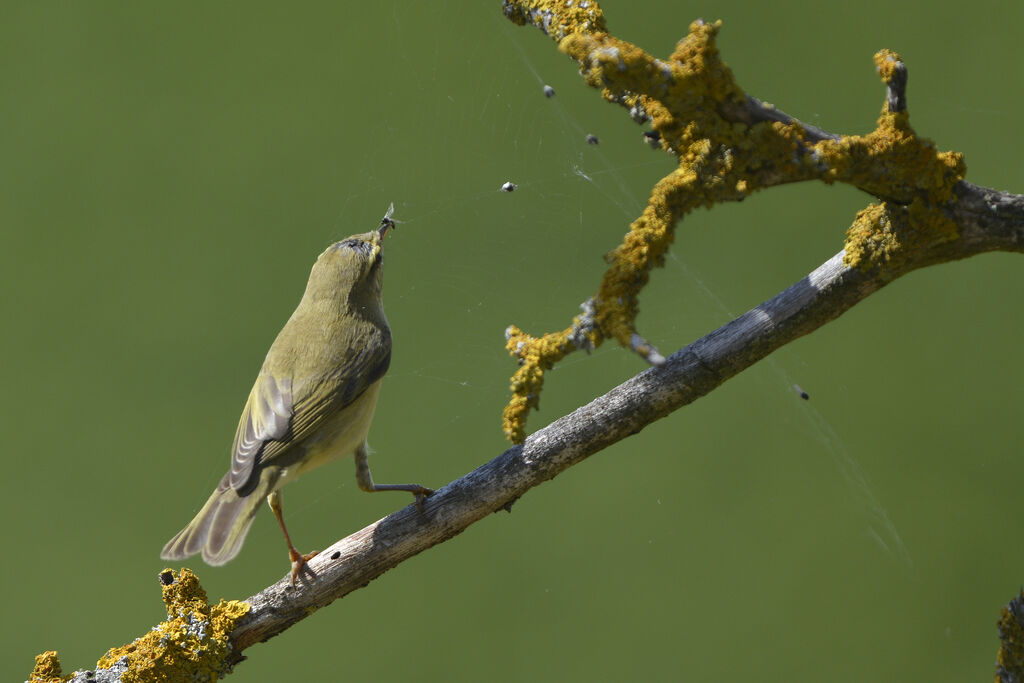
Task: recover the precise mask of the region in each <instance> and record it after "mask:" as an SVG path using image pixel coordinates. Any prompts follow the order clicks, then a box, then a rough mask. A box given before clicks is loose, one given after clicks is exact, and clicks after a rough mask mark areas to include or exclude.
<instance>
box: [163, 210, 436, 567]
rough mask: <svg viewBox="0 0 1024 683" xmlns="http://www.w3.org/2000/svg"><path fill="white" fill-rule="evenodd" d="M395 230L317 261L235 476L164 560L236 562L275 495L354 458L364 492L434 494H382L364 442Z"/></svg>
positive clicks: (255, 408)
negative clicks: (386, 246) (388, 239)
mask: <svg viewBox="0 0 1024 683" xmlns="http://www.w3.org/2000/svg"><path fill="white" fill-rule="evenodd" d="M389 216H390V214H389ZM391 225H392V223H391V221H390V217H386V218H385V220H384V221H383V222H382V225H381V228H380V229H379V230H373V231H371V232H368V233H364V234H361V235H354V236H352V237H349V238H348V239H345V240H342V241H341V242H337V243H335V244H333V245H331V246H330V247H328V248H327V249H326V250H325V251H324V252H323V253H322V254H320V257H319V258H317V261H316V263H315V264H314V265H313V269H312V271H311V272H310V275H309V282H308V284H307V285H306V291H305V294H303V297H302V300H301V301H300V302H299V305H298V307H297V308H296V309H295V312H294V313H292V316H291V318H289V319H288V322H287V323H286V324H285V326H284V328H283V329H282V330H281V332H280V333H279V334H278V335H277V338H276V339H275V340H274V343H273V345H272V346H271V347H270V351H269V352H268V353H267V358H266V360H265V361H264V362H263V367H262V368H261V369H260V372H259V375H258V376H257V378H256V383H255V384H254V385H253V388H252V391H251V392H250V393H249V400H248V401H247V402H246V404H245V408H244V410H243V411H242V416H241V419H240V420H239V423H238V430H237V432H236V433H235V440H234V445H233V446H232V456H231V469H230V470H229V471H228V472H227V474H225V475H224V477H223V478H222V479H221V481H220V484H218V486H217V489H216V490H215V491H214V492H213V494H212V495H211V496H210V498H209V500H207V502H206V504H205V505H204V506H203V508H202V509H201V510H200V511H199V513H198V514H197V515H196V516H195V519H193V520H192V521H191V522H190V523H189V524H188V526H186V527H185V528H184V529H182V530H181V531H180V532H178V534H177V535H176V536H175V537H174V538H172V539H171V540H170V541H168V543H167V545H165V546H164V549H163V552H162V553H161V557H162V558H164V559H167V560H180V559H184V558H186V557H189V556H190V555H194V554H196V553H199V552H201V553H202V555H203V559H204V560H205V561H206V562H207V563H209V564H212V565H221V564H224V563H225V562H227V561H228V560H230V559H231V558H233V557H234V556H235V555H237V554H238V551H239V550H240V549H241V547H242V542H243V541H244V540H245V535H246V532H247V531H248V530H249V526H250V524H252V520H253V516H254V515H255V514H256V511H257V510H258V509H259V506H260V504H261V503H262V502H263V501H264V500H265V499H266V498H267V496H268V495H270V494H272V493H274V492H276V491H278V490H279V489H280V488H281V487H282V486H284V485H285V484H286V483H288V482H289V481H291V480H293V479H295V478H296V477H298V476H299V475H300V474H302V473H304V472H307V471H309V470H310V469H313V468H314V467H319V466H320V465H323V464H325V463H328V462H330V461H332V460H335V459H337V458H339V457H342V456H344V455H346V454H349V453H356V460H357V473H359V474H357V476H358V478H359V484H360V487H361V488H364V489H365V490H381V489H399V490H405V491H410V492H412V493H414V494H416V495H417V496H420V495H425V494H427V493H429V490H428V489H423V488H422V487H419V486H418V485H415V484H401V485H394V486H375V485H374V484H373V482H372V479H370V477H369V470H368V469H366V466H365V457H366V452H367V451H366V435H367V432H368V431H369V429H370V422H371V420H372V419H373V412H374V408H375V407H376V405H377V396H378V394H379V392H380V380H381V378H382V377H383V376H384V373H385V372H386V371H387V369H388V364H389V362H390V359H391V332H390V329H389V328H388V321H387V318H385V316H384V309H383V306H382V303H381V284H382V275H381V271H382V267H381V240H382V239H383V238H384V235H385V234H386V232H387V229H388V228H389V227H390V226H391ZM362 469H365V470H366V472H365V476H364V475H363V474H362V473H361V470H362ZM293 559H294V558H293Z"/></svg>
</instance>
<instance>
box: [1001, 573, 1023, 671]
mask: <svg viewBox="0 0 1024 683" xmlns="http://www.w3.org/2000/svg"><path fill="white" fill-rule="evenodd" d="M1022 603H1024V591H1021V593H1020V594H1019V595H1018V596H1017V597H1016V598H1014V599H1013V600H1012V601H1011V602H1010V604H1009V605H1006V606H1005V607H1003V611H1002V614H1001V615H1000V617H999V624H998V625H999V641H1000V644H999V654H998V655H997V657H996V662H997V664H998V666H999V673H998V674H997V676H996V683H999V682H1000V681H1008V680H1020V677H1021V676H1024V621H1022V619H1021V614H1022V612H1024V608H1022ZM1000 674H1001V675H1000Z"/></svg>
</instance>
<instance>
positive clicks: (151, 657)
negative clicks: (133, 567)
mask: <svg viewBox="0 0 1024 683" xmlns="http://www.w3.org/2000/svg"><path fill="white" fill-rule="evenodd" d="M160 581H161V584H162V590H163V601H164V605H166V607H167V621H164V622H161V623H160V624H158V625H157V626H156V627H154V628H153V629H152V630H151V631H150V632H149V633H147V634H146V635H144V636H142V637H141V638H138V639H137V640H135V641H133V642H131V643H129V644H127V645H124V646H122V647H116V648H113V649H111V650H110V651H108V652H107V654H105V655H103V657H102V658H101V659H100V660H99V662H97V663H96V666H97V668H100V669H110V668H112V667H115V666H117V667H118V668H120V669H123V670H124V673H122V674H121V680H123V681H125V682H126V683H128V682H134V681H138V682H142V681H178V680H182V681H186V680H187V681H192V680H205V681H216V680H218V679H219V678H220V677H221V676H222V675H223V674H224V673H226V672H227V671H228V670H229V669H230V664H229V662H228V656H229V655H230V653H231V643H230V640H229V635H230V634H231V631H232V629H233V628H234V625H235V622H236V621H237V620H238V619H239V618H240V617H241V616H242V615H244V614H246V613H247V612H248V611H249V604H248V603H246V602H239V601H237V600H231V601H225V600H221V601H220V603H219V604H217V605H213V606H211V605H209V604H208V603H207V601H206V591H204V590H203V588H202V586H200V585H199V579H197V578H196V575H195V574H193V573H192V571H191V570H189V569H188V568H183V569H182V570H181V571H180V572H178V575H177V576H176V577H175V576H174V572H173V571H171V570H170V569H165V570H164V571H163V572H161V574H160Z"/></svg>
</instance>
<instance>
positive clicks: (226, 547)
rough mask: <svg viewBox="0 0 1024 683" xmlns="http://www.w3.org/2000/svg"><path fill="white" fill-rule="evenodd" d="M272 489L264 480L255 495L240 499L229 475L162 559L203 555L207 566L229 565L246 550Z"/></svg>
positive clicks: (168, 546) (252, 493)
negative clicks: (253, 527) (247, 538)
mask: <svg viewBox="0 0 1024 683" xmlns="http://www.w3.org/2000/svg"><path fill="white" fill-rule="evenodd" d="M264 474H266V473H264ZM272 488H273V482H271V481H270V480H269V478H268V477H261V478H260V481H259V483H257V484H256V487H255V488H254V489H253V490H252V491H250V492H249V493H248V494H246V495H244V496H239V495H238V492H237V491H235V490H234V489H233V488H231V485H230V484H229V483H228V475H224V478H223V479H221V481H220V484H218V485H217V489H216V490H215V491H214V492H213V494H212V495H211V496H210V498H209V500H207V501H206V504H205V505H204V506H203V509H202V510H200V511H199V513H198V514H197V515H196V516H195V518H194V519H193V520H192V521H191V522H189V523H188V525H186V526H185V528H184V529H182V530H181V531H179V532H178V533H177V534H176V535H175V537H174V538H172V539H171V540H169V541H168V542H167V545H165V546H164V549H163V550H162V551H161V552H160V557H161V558H162V559H165V560H183V559H185V558H186V557H190V556H192V555H195V554H196V553H198V552H200V551H202V553H203V560H204V561H205V562H206V563H207V564H210V565H213V566H215V567H216V566H220V565H222V564H225V563H226V562H228V561H229V560H231V559H232V558H233V557H234V556H235V555H237V554H238V551H239V550H241V549H242V542H243V541H244V540H245V535H246V534H247V533H248V532H249V526H250V525H251V524H252V520H253V517H255V516H256V512H257V511H258V510H259V509H260V505H261V504H262V503H263V501H264V500H265V499H266V497H267V494H268V493H270V491H271V490H272Z"/></svg>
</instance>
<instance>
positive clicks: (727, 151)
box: [503, 0, 966, 443]
mask: <svg viewBox="0 0 1024 683" xmlns="http://www.w3.org/2000/svg"><path fill="white" fill-rule="evenodd" d="M504 9H505V14H506V15H507V16H508V17H509V18H510V19H511V20H512V21H514V22H516V23H518V24H520V25H522V24H526V23H531V24H533V25H535V26H537V27H538V28H540V29H541V30H543V31H544V32H545V33H547V34H548V35H550V36H551V37H552V38H553V39H554V40H555V41H556V42H558V48H559V50H561V51H562V52H564V53H565V54H567V55H568V56H569V57H571V58H573V59H574V60H575V61H576V62H577V63H578V64H579V68H580V73H581V74H582V76H583V78H584V81H585V82H586V83H587V84H588V85H590V86H592V87H594V88H598V89H600V90H601V92H602V95H603V96H604V98H605V99H606V100H608V101H609V102H613V103H616V104H619V105H621V106H623V107H625V108H626V109H627V110H629V113H630V116H631V118H633V120H634V121H637V122H639V123H646V122H649V123H650V125H651V127H652V128H653V133H652V135H656V136H657V138H658V139H659V140H660V143H661V147H662V148H663V149H665V150H666V151H668V152H670V153H671V154H673V155H674V156H675V157H676V159H677V162H678V166H677V167H676V168H675V169H674V170H673V171H672V172H671V173H669V174H668V175H667V176H665V177H664V178H662V179H661V180H660V181H658V183H657V184H656V185H655V187H654V188H653V190H652V192H651V195H650V197H649V198H648V202H647V207H646V208H645V209H644V211H643V213H642V214H641V215H640V216H639V217H638V218H637V219H636V220H634V221H633V223H632V224H631V225H630V227H629V231H628V232H627V233H626V235H625V236H624V237H623V240H622V243H621V244H620V245H619V246H618V247H616V248H615V249H613V250H612V251H611V252H609V254H608V255H607V256H606V260H607V261H608V269H607V270H606V271H605V274H604V276H603V277H602V280H601V284H600V287H599V289H598V291H597V293H595V294H594V295H593V296H592V297H590V298H589V299H588V300H587V302H585V304H584V306H585V311H584V313H583V314H581V315H578V316H576V318H575V319H574V321H573V325H572V326H571V327H569V328H566V329H565V330H562V331H560V332H550V333H547V334H544V335H542V336H540V337H534V336H531V335H530V334H528V333H526V332H524V331H522V330H520V329H519V328H517V327H515V326H510V327H509V329H508V330H507V331H506V339H507V342H508V343H507V346H506V347H507V349H508V351H509V353H510V354H511V355H512V356H514V357H515V358H516V359H517V361H518V363H519V366H520V367H519V369H518V370H517V371H516V373H515V375H513V377H512V382H511V387H510V388H511V391H512V398H511V399H510V401H509V403H508V405H507V406H506V407H505V411H504V414H503V429H504V432H505V436H506V437H507V438H508V439H509V440H511V441H512V442H514V443H519V442H522V441H523V439H525V434H526V427H525V425H526V417H527V414H528V412H529V410H530V409H531V408H536V407H537V405H538V398H539V396H540V392H541V389H542V388H543V383H544V374H545V372H546V371H547V370H549V369H551V367H553V365H554V364H555V363H557V362H558V361H559V360H561V359H562V358H564V357H565V356H566V355H567V354H568V353H571V352H572V351H574V350H577V349H580V348H583V349H585V350H590V349H592V348H596V347H598V346H600V345H601V343H602V342H603V341H604V340H606V339H609V338H611V339H615V340H616V341H618V342H619V343H620V344H622V345H623V346H626V347H627V348H630V349H632V350H633V351H635V352H637V353H638V354H639V355H641V356H642V357H643V358H644V359H645V360H647V361H648V362H649V363H651V364H655V365H656V364H659V363H660V362H664V357H663V356H662V355H661V353H660V352H658V350H657V349H656V348H654V346H653V345H651V344H650V343H648V342H647V341H646V340H644V338H643V337H642V336H641V335H640V334H639V332H638V331H637V330H636V318H637V314H638V312H639V294H640V292H641V290H642V289H643V288H644V286H645V285H646V284H647V282H648V280H649V279H650V270H651V269H652V268H655V267H658V266H661V265H663V263H664V260H665V255H666V253H667V252H668V249H669V247H670V246H671V244H672V241H673V238H674V231H675V226H676V224H677V223H678V222H679V221H680V220H682V219H683V217H684V216H685V215H686V214H687V213H689V212H690V211H692V210H693V209H696V208H699V207H706V208H710V207H712V206H714V205H715V204H718V203H720V202H724V201H741V200H743V199H744V198H745V197H746V196H747V195H749V194H751V193H753V192H755V191H757V190H760V189H764V188H767V187H771V186H773V185H779V184H783V183H792V182H798V181H804V180H812V179H817V180H821V181H824V182H826V183H833V182H843V183H849V184H852V185H854V186H856V187H858V188H860V189H862V190H864V191H866V192H868V193H870V194H873V195H875V196H877V197H879V198H881V199H883V200H884V201H883V205H884V206H883V205H873V206H872V207H869V209H866V210H865V211H864V212H861V215H858V218H857V221H856V222H855V223H854V226H853V227H852V228H851V229H850V232H849V234H848V236H847V241H846V249H847V262H848V265H851V266H854V267H861V268H879V267H886V268H890V269H896V268H899V267H906V266H909V265H910V264H912V262H913V260H912V257H911V256H910V254H912V252H913V250H915V249H918V248H921V247H922V246H925V247H926V246H928V245H932V244H938V243H942V242H943V241H948V240H951V239H956V237H957V234H956V227H955V225H954V224H953V223H952V221H951V220H949V219H948V218H947V217H946V212H945V211H944V210H943V206H944V205H946V204H948V202H950V201H951V200H952V196H953V194H952V191H953V187H954V185H956V183H957V182H959V181H960V180H961V179H962V178H963V176H964V174H965V172H966V167H965V165H964V163H963V158H962V157H961V155H959V154H956V153H953V152H944V153H939V152H938V151H937V150H936V149H935V145H934V144H933V143H932V142H931V141H929V140H927V139H924V138H919V137H917V135H916V134H915V133H914V131H913V129H912V128H911V127H910V124H909V115H908V114H907V112H906V110H905V106H906V96H905V86H906V67H905V66H904V64H903V62H902V61H901V60H900V59H899V56H898V55H896V54H895V53H894V52H891V51H888V50H883V51H881V52H879V53H878V54H877V55H876V56H875V61H876V65H877V68H878V71H879V73H880V74H881V76H882V79H883V81H884V82H885V83H886V85H887V87H888V90H889V92H888V98H887V104H886V107H885V109H884V110H883V112H882V115H881V117H880V118H879V120H878V125H877V127H876V129H875V130H874V131H873V132H871V133H869V134H867V135H864V136H833V137H827V136H826V138H825V139H820V137H821V136H820V135H819V136H818V138H817V139H818V141H817V142H815V143H813V144H812V143H811V142H809V141H808V136H807V129H805V128H804V126H803V124H801V123H800V122H799V121H796V120H793V119H789V117H786V116H784V115H782V116H771V117H766V116H764V115H763V111H753V110H752V109H751V105H750V99H751V98H748V97H747V95H746V94H745V93H744V91H743V90H742V89H741V88H740V87H739V85H737V84H736V82H735V79H734V78H733V75H732V72H731V70H730V69H729V67H728V66H727V65H726V64H725V62H724V61H722V59H721V56H720V54H719V52H718V48H717V46H716V43H715V36H716V34H717V33H718V31H719V30H720V28H721V26H722V23H721V22H720V21H718V22H713V23H710V22H705V21H702V20H698V21H695V22H693V23H692V24H691V25H690V31H689V34H688V35H687V36H686V37H685V38H684V39H683V40H682V41H680V42H679V44H678V45H677V46H676V49H675V50H674V51H673V53H672V55H671V56H670V57H669V58H668V59H667V60H661V59H657V58H655V57H653V56H651V55H649V54H647V53H646V52H645V51H644V50H642V49H641V48H639V47H637V46H635V45H632V44H630V43H628V42H626V41H623V40H619V39H618V38H615V37H614V36H611V35H609V34H608V33H607V32H606V28H605V20H604V15H603V13H602V12H601V10H600V8H599V7H598V6H597V3H596V2H593V1H592V0H546V1H545V0H524V1H522V2H514V1H512V0H505V3H504ZM780 119H781V120H780ZM876 207H882V208H881V209H878V208H876ZM892 272H893V276H895V274H898V273H897V272H896V270H893V271H892ZM581 330H585V333H584V332H581Z"/></svg>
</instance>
